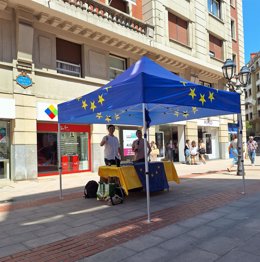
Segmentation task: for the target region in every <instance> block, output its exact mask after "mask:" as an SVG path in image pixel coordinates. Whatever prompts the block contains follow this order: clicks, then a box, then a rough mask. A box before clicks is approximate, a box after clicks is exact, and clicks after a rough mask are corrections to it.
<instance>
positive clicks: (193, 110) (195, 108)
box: [192, 106, 198, 114]
mask: <svg viewBox="0 0 260 262" xmlns="http://www.w3.org/2000/svg"><path fill="white" fill-rule="evenodd" d="M197 111H198V108H197V107H195V106H193V107H192V112H193V113H194V114H196V112H197Z"/></svg>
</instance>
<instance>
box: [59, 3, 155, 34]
mask: <svg viewBox="0 0 260 262" xmlns="http://www.w3.org/2000/svg"><path fill="white" fill-rule="evenodd" d="M63 2H65V3H68V4H70V5H72V6H75V7H77V8H81V9H82V10H83V11H86V12H88V13H92V14H93V15H96V16H99V17H100V18H102V19H107V20H110V21H112V22H115V23H117V24H119V25H121V26H123V27H126V28H129V29H131V30H133V31H136V32H138V33H141V34H143V35H145V36H148V37H151V38H153V32H154V27H153V26H151V25H148V24H146V23H144V22H142V21H140V20H138V19H136V18H133V17H131V16H130V15H128V14H126V13H123V12H121V11H119V10H117V9H115V8H113V7H110V6H108V5H105V4H102V3H99V2H96V1H94V0H82V1H78V0H63Z"/></svg>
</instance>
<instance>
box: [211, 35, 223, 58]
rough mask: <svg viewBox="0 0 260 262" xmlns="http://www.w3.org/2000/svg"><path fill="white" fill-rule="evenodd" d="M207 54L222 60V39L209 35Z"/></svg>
mask: <svg viewBox="0 0 260 262" xmlns="http://www.w3.org/2000/svg"><path fill="white" fill-rule="evenodd" d="M209 55H210V56H211V57H215V58H216V59H219V60H223V41H222V40H220V39H218V38H216V37H215V36H213V35H209Z"/></svg>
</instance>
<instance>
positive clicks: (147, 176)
mask: <svg viewBox="0 0 260 262" xmlns="http://www.w3.org/2000/svg"><path fill="white" fill-rule="evenodd" d="M142 107H143V129H144V155H145V158H144V159H145V182H146V200H147V222H148V223H150V222H151V213H150V187H149V167H148V156H147V153H148V152H147V134H146V121H145V109H146V105H145V104H144V103H143V104H142Z"/></svg>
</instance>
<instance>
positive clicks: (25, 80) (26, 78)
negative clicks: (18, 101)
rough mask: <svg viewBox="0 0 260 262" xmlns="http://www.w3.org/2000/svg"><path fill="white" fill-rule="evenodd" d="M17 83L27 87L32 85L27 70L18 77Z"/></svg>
mask: <svg viewBox="0 0 260 262" xmlns="http://www.w3.org/2000/svg"><path fill="white" fill-rule="evenodd" d="M16 83H17V84H18V85H19V86H21V87H22V88H24V89H26V88H28V87H29V86H31V85H32V79H31V78H30V77H29V76H28V75H27V73H26V72H22V73H21V74H20V75H19V76H17V77H16Z"/></svg>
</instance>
